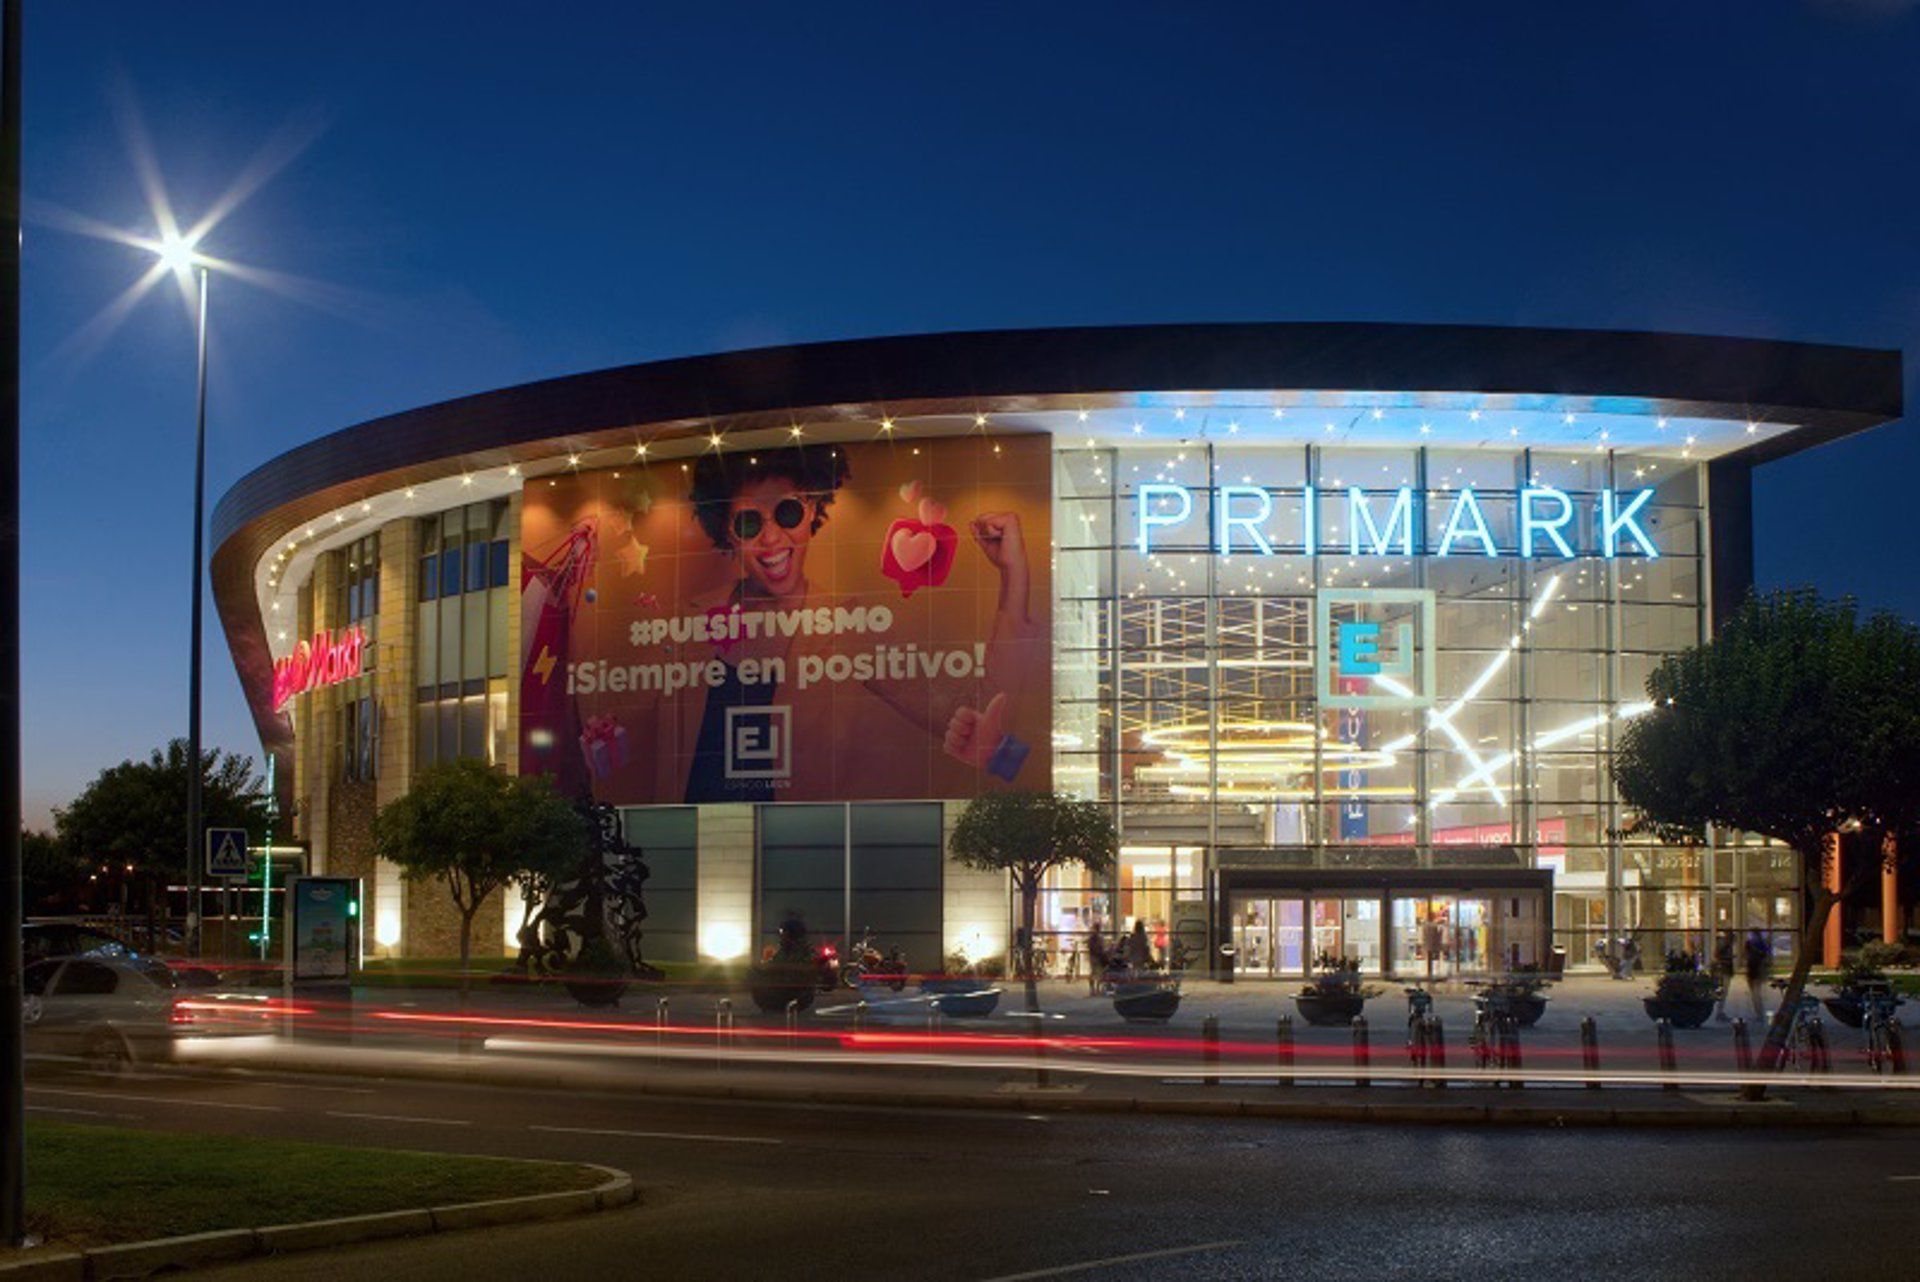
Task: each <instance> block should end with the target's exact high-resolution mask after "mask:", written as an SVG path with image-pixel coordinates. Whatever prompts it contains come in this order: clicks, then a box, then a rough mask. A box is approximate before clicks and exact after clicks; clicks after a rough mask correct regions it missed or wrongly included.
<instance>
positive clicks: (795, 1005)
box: [787, 998, 800, 1050]
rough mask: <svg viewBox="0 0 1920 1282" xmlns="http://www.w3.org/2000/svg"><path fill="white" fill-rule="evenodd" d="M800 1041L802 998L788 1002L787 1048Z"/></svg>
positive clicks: (791, 1047)
mask: <svg viewBox="0 0 1920 1282" xmlns="http://www.w3.org/2000/svg"><path fill="white" fill-rule="evenodd" d="M799 1042H800V1000H799V999H798V998H795V999H793V1000H792V1001H790V1002H788V1003H787V1049H789V1050H791V1049H793V1048H794V1047H795V1046H796V1045H798V1044H799Z"/></svg>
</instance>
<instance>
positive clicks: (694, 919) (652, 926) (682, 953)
mask: <svg viewBox="0 0 1920 1282" xmlns="http://www.w3.org/2000/svg"><path fill="white" fill-rule="evenodd" d="M620 817H621V821H622V823H623V824H624V825H625V829H626V838H627V840H628V841H629V842H631V843H632V844H634V845H636V846H638V847H640V856H641V858H642V859H644V860H645V861H646V864H647V884H646V900H647V920H646V921H645V922H644V923H643V925H642V929H643V931H644V934H643V935H642V936H641V945H642V947H643V948H644V949H645V952H646V955H647V957H648V958H649V959H651V960H654V961H693V960H695V959H696V958H697V956H698V946H697V944H696V938H695V937H696V932H697V931H698V929H699V912H698V908H699V905H698V884H699V862H700V851H699V844H700V843H699V832H700V815H699V811H698V810H697V809H696V808H695V807H693V806H653V807H647V808H645V809H639V810H625V811H622V812H621V816H620Z"/></svg>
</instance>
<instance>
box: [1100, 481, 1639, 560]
mask: <svg viewBox="0 0 1920 1282" xmlns="http://www.w3.org/2000/svg"><path fill="white" fill-rule="evenodd" d="M1276 494H1280V495H1286V496H1289V497H1291V498H1294V499H1297V500H1298V502H1299V505H1300V531H1299V533H1300V537H1299V540H1298V541H1297V542H1293V543H1290V544H1289V546H1288V549H1287V550H1289V551H1292V550H1295V549H1297V550H1298V551H1300V552H1301V553H1303V554H1305V555H1307V556H1316V555H1319V554H1321V553H1326V554H1329V555H1332V554H1336V553H1338V554H1344V555H1346V556H1404V557H1412V556H1414V555H1415V550H1414V545H1415V543H1416V541H1417V542H1419V543H1421V544H1422V546H1421V548H1420V554H1421V555H1433V556H1445V557H1452V556H1480V557H1501V556H1520V557H1525V558H1528V559H1539V558H1545V557H1562V558H1572V557H1576V556H1582V555H1585V556H1602V557H1605V558H1607V559H1609V560H1612V559H1613V558H1615V557H1619V556H1640V557H1645V558H1646V559H1648V560H1652V559H1654V558H1656V557H1658V556H1659V555H1660V550H1659V548H1657V547H1655V546H1654V542H1653V536H1652V535H1650V534H1649V533H1648V532H1647V528H1646V526H1645V525H1643V524H1641V520H1642V517H1643V516H1644V515H1645V514H1646V513H1645V509H1646V507H1647V505H1648V504H1649V503H1651V502H1652V501H1653V491H1652V490H1651V489H1644V490H1612V489H1607V490H1601V491H1599V492H1598V493H1597V494H1596V495H1594V497H1593V500H1592V519H1591V521H1590V522H1587V523H1583V522H1581V521H1580V520H1579V519H1578V518H1579V508H1580V506H1581V505H1580V504H1579V503H1576V502H1575V500H1574V497H1573V496H1572V495H1571V494H1569V493H1567V492H1566V491H1565V490H1562V489H1558V488H1556V487H1554V486H1551V485H1530V486H1528V487H1527V488H1525V489H1523V490H1521V491H1520V492H1519V494H1518V495H1517V496H1516V497H1515V498H1514V499H1512V500H1510V501H1509V500H1507V499H1505V497H1504V496H1503V499H1502V502H1503V503H1506V502H1511V505H1512V507H1513V509H1514V515H1513V520H1512V524H1514V525H1515V526H1517V527H1518V528H1517V534H1516V535H1514V536H1513V537H1512V538H1511V539H1510V541H1509V542H1508V544H1507V546H1506V547H1504V548H1503V547H1501V546H1500V544H1499V543H1498V542H1496V540H1495V538H1494V532H1493V529H1492V527H1491V526H1490V525H1489V524H1488V521H1487V507H1488V503H1487V502H1486V501H1485V500H1483V499H1482V498H1481V497H1480V495H1478V494H1476V493H1475V492H1474V491H1473V490H1472V489H1471V488H1470V487H1469V488H1465V489H1459V490H1449V491H1446V492H1445V493H1444V494H1443V495H1442V496H1441V498H1442V502H1443V505H1444V506H1445V511H1444V513H1442V514H1437V515H1439V516H1440V519H1439V520H1438V521H1437V522H1436V524H1437V527H1438V528H1439V530H1440V537H1439V539H1438V540H1437V541H1435V540H1432V539H1431V538H1428V537H1425V536H1421V537H1419V538H1418V539H1416V526H1417V525H1418V524H1419V523H1420V521H1419V518H1420V516H1421V514H1422V513H1424V512H1425V511H1426V509H1427V504H1426V502H1425V500H1426V498H1427V495H1425V494H1423V493H1421V492H1420V491H1417V490H1415V489H1414V488H1413V487H1412V486H1408V485H1403V486H1401V487H1400V488H1398V489H1397V490H1392V491H1374V492H1371V493H1369V492H1368V491H1366V490H1363V489H1361V488H1360V487H1359V486H1357V485H1356V486H1349V487H1347V490H1346V493H1345V494H1344V495H1341V494H1339V493H1337V492H1334V493H1322V492H1320V491H1319V490H1317V489H1315V488H1314V487H1313V486H1311V485H1308V486H1303V487H1299V488H1296V489H1291V490H1282V491H1276V490H1270V489H1268V488H1267V487H1265V486H1261V485H1221V486H1218V487H1216V488H1215V489H1213V490H1211V491H1208V490H1207V489H1205V488H1202V489H1201V490H1200V491H1199V496H1198V497H1197V498H1196V496H1195V492H1194V490H1193V489H1192V488H1190V487H1188V486H1185V485H1176V484H1171V483H1166V482H1149V483H1147V484H1144V485H1141V486H1139V487H1138V488H1137V489H1135V491H1134V495H1133V516H1134V531H1135V535H1134V544H1135V546H1136V547H1138V548H1139V549H1140V551H1141V552H1142V553H1151V552H1153V550H1154V545H1155V540H1156V536H1157V535H1158V532H1160V531H1170V530H1175V529H1178V528H1179V527H1182V526H1186V525H1188V524H1189V523H1191V522H1194V521H1203V522H1205V523H1206V525H1207V526H1208V527H1210V528H1209V530H1208V533H1209V535H1210V539H1209V542H1210V543H1211V546H1212V548H1213V550H1214V551H1215V552H1216V553H1218V554H1220V555H1221V556H1230V555H1233V554H1235V553H1254V554H1256V555H1260V556H1272V555H1274V553H1275V551H1276V548H1275V543H1274V540H1273V538H1272V537H1271V521H1272V519H1273V516H1274V507H1275V496H1276ZM1209 497H1211V500H1212V509H1213V510H1212V513H1211V515H1210V516H1209V515H1207V514H1206V513H1205V512H1203V508H1204V506H1205V505H1206V503H1207V501H1208V499H1209ZM1335 505H1344V508H1345V516H1346V530H1347V537H1346V539H1345V540H1344V542H1343V543H1342V544H1340V545H1337V546H1326V547H1323V546H1321V545H1320V542H1321V540H1320V518H1321V516H1322V510H1323V508H1327V507H1332V506H1335ZM1583 524H1585V525H1586V526H1587V527H1588V528H1590V531H1591V534H1590V537H1588V538H1586V539H1584V540H1583V539H1582V537H1581V530H1582V527H1583ZM1577 545H1579V547H1578V548H1577Z"/></svg>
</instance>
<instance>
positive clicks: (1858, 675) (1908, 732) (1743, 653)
mask: <svg viewBox="0 0 1920 1282" xmlns="http://www.w3.org/2000/svg"><path fill="white" fill-rule="evenodd" d="M1647 695H1648V698H1649V699H1650V700H1651V702H1652V707H1651V708H1650V709H1649V710H1648V711H1647V712H1646V713H1645V714H1644V715H1642V716H1639V717H1636V718H1634V719H1633V720H1632V721H1630V722H1628V723H1627V725H1626V727H1625V729H1624V730H1623V732H1622V734H1621V737H1620V741H1619V743H1618V745H1617V747H1616V751H1615V754H1614V760H1613V774H1614V780H1615V782H1616V783H1617V784H1618V786H1619V789H1620V795H1621V796H1622V797H1623V798H1624V799H1625V801H1626V802H1627V804H1628V805H1630V806H1632V807H1634V808H1635V809H1636V810H1638V811H1639V812H1640V815H1641V820H1640V824H1639V826H1640V827H1642V828H1643V829H1645V830H1649V831H1652V832H1654V833H1656V834H1658V835H1661V836H1663V837H1664V838H1669V839H1682V840H1686V839H1693V840H1697V839H1698V838H1699V836H1700V835H1701V834H1703V833H1704V831H1705V829H1706V827H1707V825H1709V824H1711V825H1715V826H1718V827H1721V828H1727V829H1737V830H1740V831H1744V832H1751V833H1757V834H1759V835H1761V836H1765V837H1771V838H1773V839H1774V840H1776V841H1779V842H1780V843H1782V844H1783V845H1785V846H1788V847H1790V848H1791V849H1792V850H1793V851H1794V852H1795V853H1796V854H1797V855H1798V856H1799V860H1800V868H1801V883H1802V885H1803V886H1804V887H1806V888H1807V890H1808V891H1809V893H1810V898H1809V899H1808V900H1807V901H1806V902H1807V905H1808V910H1807V912H1806V915H1805V929H1804V931H1803V932H1802V935H1801V947H1800V948H1799V950H1798V953H1797V955H1796V957H1795V959H1794V966H1793V971H1792V973H1791V975H1790V976H1789V978H1788V982H1787V990H1786V994H1785V997H1784V999H1783V1000H1782V1002H1781V1005H1780V1009H1779V1011H1778V1012H1776V1013H1775V1015H1774V1018H1773V1021H1772V1023H1771V1025H1770V1026H1769V1027H1768V1030H1767V1039H1766V1043H1765V1045H1764V1046H1763V1047H1762V1049H1761V1056H1760V1067H1761V1070H1762V1071H1763V1072H1765V1071H1771V1070H1772V1069H1774V1068H1775V1067H1777V1066H1778V1064H1779V1062H1780V1059H1781V1052H1782V1049H1783V1048H1784V1046H1785V1042H1786V1034H1787V1029H1788V1027H1789V1025H1790V1023H1791V1019H1792V1012H1793V1010H1794V1009H1795V1007H1796V1006H1797V1004H1798V1002H1799V999H1800V995H1801V993H1802V992H1803V991H1804V990H1805V988H1806V982H1807V974H1808V971H1809V970H1810V968H1811V967H1812V964H1813V941H1814V940H1817V939H1819V938H1820V937H1821V934H1822V932H1823V931H1824V930H1825V928H1826V923H1827V917H1828V915H1829V914H1830V913H1831V912H1832V911H1833V906H1834V903H1835V902H1836V900H1837V899H1840V898H1844V897H1845V896H1846V894H1847V893H1848V892H1849V890H1850V889H1851V887H1850V886H1849V887H1843V888H1842V889H1841V891H1840V892H1839V894H1837V895H1836V894H1835V892H1833V891H1831V890H1829V889H1828V886H1827V881H1828V878H1827V876H1826V872H1827V864H1826V861H1827V859H1828V858H1830V857H1831V855H1830V839H1831V837H1832V834H1835V833H1838V832H1840V831H1842V830H1843V829H1857V830H1859V831H1860V832H1861V833H1862V835H1863V837H1864V838H1865V839H1866V842H1867V843H1868V844H1867V848H1868V849H1871V850H1880V849H1883V848H1884V846H1885V840H1884V839H1885V837H1886V836H1888V835H1889V834H1900V833H1908V832H1912V831H1914V830H1916V827H1920V824H1917V823H1916V821H1917V820H1920V629H1916V628H1915V627H1914V626H1913V625H1911V624H1908V623H1905V622H1903V621H1902V620H1900V619H1897V618H1894V617H1893V616H1891V615H1885V614H1876V615H1873V616H1871V617H1869V618H1867V619H1865V620H1862V619H1861V618H1860V617H1859V614H1858V611H1857V610H1856V608H1855V606H1854V605H1853V603H1852V602H1851V601H1822V600H1821V599H1820V598H1819V597H1818V596H1817V595H1815V594H1814V593H1811V592H1805V591H1801V592H1780V593H1774V594H1772V595H1768V596H1761V597H1755V598H1752V599H1749V600H1748V601H1747V602H1746V603H1745V604H1744V605H1743V606H1742V607H1741V608H1740V610H1739V611H1738V612H1736V613H1735V615H1734V616H1733V618H1732V619H1730V620H1729V621H1728V622H1727V624H1726V625H1725V626H1724V627H1723V628H1721V629H1720V631H1719V634H1718V635H1717V636H1715V637H1714V639H1713V640H1712V641H1710V642H1708V643H1707V644H1705V645H1702V646H1697V647H1695V648H1693V649H1691V650H1687V651H1685V652H1683V653H1681V654H1677V655H1672V656H1669V657H1668V658H1667V659H1666V660H1664V661H1663V662H1662V663H1661V665H1660V667H1659V668H1658V669H1656V670H1655V671H1654V673H1653V675H1652V676H1651V677H1650V678H1649V679H1648V681H1647ZM1873 871H1874V868H1873V867H1872V866H1871V865H1869V866H1868V867H1866V868H1862V869H1857V870H1856V872H1855V875H1854V878H1853V879H1852V881H1853V882H1855V883H1857V882H1858V881H1859V880H1860V879H1862V878H1864V877H1865V876H1866V875H1868V874H1870V873H1872V872H1873Z"/></svg>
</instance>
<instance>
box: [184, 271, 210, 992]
mask: <svg viewBox="0 0 1920 1282" xmlns="http://www.w3.org/2000/svg"><path fill="white" fill-rule="evenodd" d="M186 252H187V254H188V255H189V256H191V255H192V253H193V246H192V245H191V244H190V243H189V244H187V245H186ZM195 280H196V281H197V283H198V284H199V287H200V289H199V307H198V308H197V309H196V310H197V311H198V313H199V325H198V330H199V335H198V339H197V342H196V355H195V360H194V396H193V400H194V414H193V418H194V426H193V575H192V578H193V594H192V596H191V598H190V600H191V601H192V602H193V606H192V608H193V623H192V626H191V627H190V629H189V632H190V639H189V641H188V643H187V648H188V650H189V651H190V652H191V657H190V658H189V659H188V663H189V664H190V665H191V666H190V667H189V669H188V674H187V887H188V889H187V896H188V898H187V949H188V952H187V955H188V956H189V957H198V956H199V955H200V846H201V839H200V598H201V596H202V593H201V591H200V561H201V558H202V557H203V556H204V555H205V550H204V547H203V544H202V540H203V539H204V538H205V534H206V528H207V515H206V506H207V265H206V264H205V263H200V264H198V265H197V270H196V271H195Z"/></svg>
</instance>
